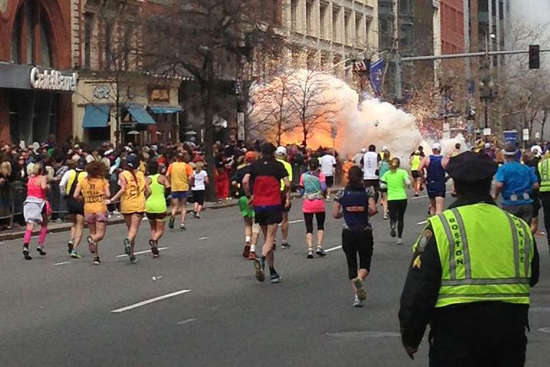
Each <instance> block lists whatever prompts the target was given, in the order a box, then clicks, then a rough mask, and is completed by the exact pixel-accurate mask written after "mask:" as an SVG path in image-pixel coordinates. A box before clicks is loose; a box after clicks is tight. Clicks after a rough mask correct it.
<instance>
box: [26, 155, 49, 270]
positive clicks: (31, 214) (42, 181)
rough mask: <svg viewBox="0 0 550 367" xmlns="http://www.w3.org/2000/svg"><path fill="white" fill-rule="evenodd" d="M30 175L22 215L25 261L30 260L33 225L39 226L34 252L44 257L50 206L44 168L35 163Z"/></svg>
mask: <svg viewBox="0 0 550 367" xmlns="http://www.w3.org/2000/svg"><path fill="white" fill-rule="evenodd" d="M30 174H31V175H30V177H29V181H28V183H27V199H26V200H25V202H24V203H23V215H24V217H25V222H26V223H27V229H26V231H25V236H24V237H23V256H24V257H25V260H32V257H31V255H30V254H29V244H30V242H31V237H32V231H33V229H34V225H35V224H40V225H41V227H40V232H39V234H38V247H37V248H36V250H37V251H38V253H39V254H40V255H42V256H44V255H46V252H45V251H44V242H45V241H46V234H47V233H48V215H50V213H51V208H50V204H49V203H48V201H47V199H46V190H47V189H48V186H49V185H48V178H47V176H46V172H45V170H44V167H43V166H42V165H41V164H40V163H37V164H35V165H34V166H33V167H32V169H31V172H30Z"/></svg>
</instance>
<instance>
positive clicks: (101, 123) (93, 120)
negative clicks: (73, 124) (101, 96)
mask: <svg viewBox="0 0 550 367" xmlns="http://www.w3.org/2000/svg"><path fill="white" fill-rule="evenodd" d="M110 113H111V106H109V105H88V106H86V111H85V113H84V121H83V122H82V127H83V128H87V129H89V128H94V127H107V124H108V122H109V114H110Z"/></svg>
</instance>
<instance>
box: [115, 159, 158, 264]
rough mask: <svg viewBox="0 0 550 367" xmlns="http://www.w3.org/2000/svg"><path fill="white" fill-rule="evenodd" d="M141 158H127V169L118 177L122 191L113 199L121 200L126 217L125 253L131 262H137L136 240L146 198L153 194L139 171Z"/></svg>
mask: <svg viewBox="0 0 550 367" xmlns="http://www.w3.org/2000/svg"><path fill="white" fill-rule="evenodd" d="M138 167H139V158H138V157H137V156H136V155H135V154H132V155H129V156H128V158H126V169H125V170H124V171H122V172H121V173H120V175H119V176H118V183H119V184H120V190H119V191H118V192H117V193H116V195H115V196H113V198H112V199H111V200H112V201H116V200H117V199H119V198H120V199H121V200H120V212H121V213H122V215H124V220H125V222H126V226H127V227H128V237H126V238H125V239H124V252H125V253H126V255H128V256H129V257H130V261H131V262H132V263H133V264H135V263H136V262H137V259H136V256H135V255H134V247H135V239H136V235H137V233H138V231H139V226H140V224H141V219H142V218H143V214H144V212H145V198H146V197H147V196H149V194H150V193H151V189H150V188H149V185H148V184H147V182H146V181H145V176H144V175H143V172H141V171H138V170H137V168H138Z"/></svg>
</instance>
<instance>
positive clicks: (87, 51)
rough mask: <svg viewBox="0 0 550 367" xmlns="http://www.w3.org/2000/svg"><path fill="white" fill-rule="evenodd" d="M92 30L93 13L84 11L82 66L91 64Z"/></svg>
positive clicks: (87, 66)
mask: <svg viewBox="0 0 550 367" xmlns="http://www.w3.org/2000/svg"><path fill="white" fill-rule="evenodd" d="M93 30H94V14H92V13H84V68H85V69H90V68H91V66H92V62H91V58H92V35H93Z"/></svg>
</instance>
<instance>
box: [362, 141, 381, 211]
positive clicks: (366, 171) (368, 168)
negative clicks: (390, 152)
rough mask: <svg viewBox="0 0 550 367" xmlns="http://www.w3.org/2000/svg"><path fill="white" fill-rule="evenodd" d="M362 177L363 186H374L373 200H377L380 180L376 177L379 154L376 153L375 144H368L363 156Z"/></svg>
mask: <svg viewBox="0 0 550 367" xmlns="http://www.w3.org/2000/svg"><path fill="white" fill-rule="evenodd" d="M362 163H363V179H364V180H365V188H369V187H372V188H374V192H375V194H374V200H376V202H378V196H379V192H380V182H379V178H378V170H379V169H380V156H379V155H378V153H376V146H374V145H370V146H369V151H368V152H366V153H365V155H364V156H363V162H362Z"/></svg>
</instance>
